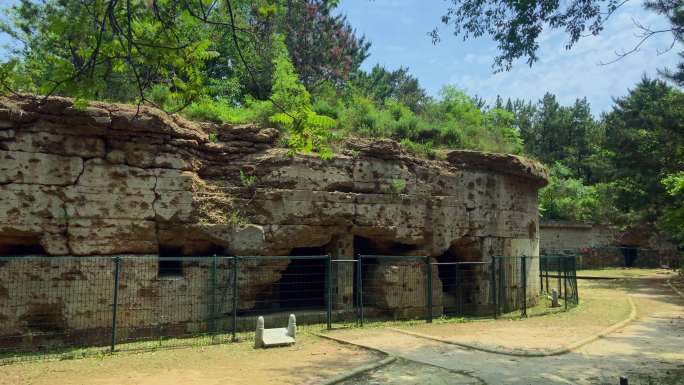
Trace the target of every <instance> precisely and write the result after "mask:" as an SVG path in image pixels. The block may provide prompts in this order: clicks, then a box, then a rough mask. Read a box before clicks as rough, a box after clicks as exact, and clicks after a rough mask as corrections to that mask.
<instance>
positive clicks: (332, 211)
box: [0, 95, 547, 336]
mask: <svg viewBox="0 0 684 385" xmlns="http://www.w3.org/2000/svg"><path fill="white" fill-rule="evenodd" d="M0 132H1V133H2V135H0V159H3V161H2V162H0V208H2V210H0V254H2V255H11V254H22V255H25V254H36V255H41V256H43V257H46V258H47V259H48V260H50V265H51V268H49V269H41V270H36V269H35V268H34V267H35V266H31V265H30V264H25V265H22V264H20V263H15V262H14V261H13V262H8V263H6V264H5V265H4V266H2V267H0V282H2V285H3V286H4V287H5V289H6V290H7V293H8V296H9V297H10V298H12V304H11V305H12V306H15V308H16V309H19V311H17V312H15V311H14V310H12V311H10V309H9V307H8V306H9V305H7V304H6V303H5V301H0V320H1V321H0V335H4V334H11V333H16V332H17V331H18V330H21V328H22V327H23V326H22V325H23V323H22V321H21V320H20V319H19V317H18V316H16V314H22V313H21V312H22V311H23V310H24V309H25V308H28V306H29V304H30V302H31V301H30V299H31V298H40V304H39V305H40V306H47V305H49V304H53V303H56V302H57V298H62V300H63V301H64V308H65V309H71V310H70V311H67V312H65V313H64V318H63V320H64V321H62V320H61V318H60V321H59V322H61V325H63V326H64V327H66V328H67V329H69V330H79V329H83V328H85V326H84V325H87V327H89V328H96V329H97V328H100V329H102V328H107V327H109V326H108V325H110V323H111V319H109V317H108V316H106V314H107V312H109V311H110V310H111V302H110V296H111V292H112V290H111V288H112V282H111V277H112V270H111V269H112V266H113V265H112V261H111V256H116V255H126V263H127V264H128V265H127V266H126V268H125V269H124V270H123V273H122V274H123V275H122V277H123V278H124V279H125V280H126V284H125V285H124V286H125V287H124V286H122V289H121V290H122V291H121V293H120V294H121V306H122V307H124V308H130V309H141V310H140V311H139V312H133V311H131V312H128V313H126V312H124V314H125V316H122V318H121V319H120V322H121V323H122V332H121V333H122V335H124V336H125V335H126V333H129V335H131V336H134V335H135V333H136V332H135V331H136V330H142V329H145V328H151V326H149V324H151V323H155V324H163V325H167V326H165V327H167V328H168V329H169V330H171V329H172V328H171V326H173V325H176V326H174V328H176V329H178V330H181V331H184V332H187V333H190V332H201V331H206V330H207V329H208V328H209V326H208V325H207V321H206V320H207V314H211V315H212V317H214V316H215V315H219V316H220V317H219V318H220V320H219V321H217V322H219V323H221V325H224V326H225V324H226V322H227V321H225V319H226V318H227V316H226V314H228V311H229V309H230V305H231V303H230V298H231V295H232V290H233V289H232V283H233V282H232V281H231V279H232V278H231V275H230V274H231V267H230V266H229V264H228V263H227V262H225V261H222V262H220V263H219V267H218V271H217V273H216V276H215V277H214V276H212V268H211V262H210V259H207V260H206V261H204V262H198V261H190V262H187V261H184V262H183V263H182V265H178V264H177V263H176V264H173V263H171V264H166V263H163V264H162V266H159V265H158V264H157V261H156V259H155V257H156V256H162V257H165V256H166V257H167V258H170V259H173V257H179V256H200V255H204V256H209V257H210V256H212V255H214V254H217V255H235V256H250V255H252V256H288V255H289V256H294V255H295V254H305V255H311V254H326V253H330V254H331V255H332V256H333V258H335V259H339V260H354V259H356V258H358V254H373V255H404V256H406V255H413V256H429V257H431V258H432V260H434V261H437V262H440V261H456V262H457V261H464V262H488V261H490V260H491V257H492V256H494V255H503V256H515V255H538V243H539V239H538V236H539V235H538V234H539V233H538V231H530V223H535V225H534V227H533V228H532V230H536V223H537V221H538V216H539V213H538V208H537V190H538V189H539V188H540V187H542V186H543V185H544V184H545V183H546V178H547V175H546V170H545V169H544V168H543V167H542V166H541V165H539V164H538V163H536V162H534V161H531V160H527V159H524V158H521V157H518V156H514V155H504V154H489V153H481V152H476V151H459V150H454V151H450V152H448V153H447V154H446V159H441V160H427V159H420V158H416V157H415V156H413V155H411V154H409V153H407V152H406V151H404V150H403V149H402V147H401V146H400V145H399V144H398V143H397V142H395V141H392V140H387V139H381V140H369V139H363V138H354V139H351V140H348V141H346V142H344V143H340V144H339V149H338V151H337V153H336V154H335V156H334V157H333V159H331V160H322V159H321V158H320V157H319V156H317V155H316V154H295V155H291V154H288V151H287V149H284V148H280V147H279V146H278V143H279V141H278V137H279V133H278V131H277V130H274V129H272V128H264V127H259V126H256V125H229V124H225V125H214V124H198V123H194V122H189V121H185V120H184V119H182V118H180V117H177V116H170V115H167V114H165V113H163V112H161V111H158V110H155V109H153V108H148V107H144V106H143V107H141V109H140V111H138V110H137V107H136V106H125V105H112V104H107V103H91V105H90V106H89V107H87V108H80V107H78V108H77V107H76V106H74V104H73V101H72V100H70V99H67V98H59V97H54V98H48V99H47V100H45V101H43V100H41V99H40V98H33V97H30V96H16V95H15V96H9V97H0ZM209 132H211V133H213V134H215V136H212V138H213V139H212V140H210V137H209V134H208V133H209ZM37 138H39V139H40V140H38V139H37ZM243 170H248V171H249V172H250V175H253V177H254V178H255V179H254V184H253V185H252V186H250V187H249V188H247V187H245V186H244V185H243V183H242V181H241V180H240V178H239V175H240V171H243ZM397 180H401V181H404V188H403V189H402V191H400V192H399V191H396V189H393V188H392V186H393V185H395V184H396V181H397ZM17 210H19V212H22V213H23V215H16V212H17ZM8 213H10V214H8ZM12 213H14V214H12ZM65 213H66V214H65ZM53 256H74V257H75V259H74V262H73V263H71V264H69V265H67V264H62V265H60V264H59V263H60V262H58V260H59V259H58V258H54V260H51V257H53ZM164 265H166V266H164ZM322 265H323V264H321V266H322ZM55 266H57V267H55ZM321 266H319V265H318V264H316V263H314V262H310V261H307V260H305V259H304V260H301V261H298V260H296V259H274V260H269V261H265V260H253V261H248V260H245V261H244V263H243V264H242V265H241V267H240V269H241V270H240V274H239V275H238V282H237V286H238V289H239V294H240V295H239V297H240V303H239V313H240V314H249V313H250V312H254V311H256V310H257V309H265V308H263V307H262V306H265V305H264V303H265V301H270V302H276V303H277V302H282V301H285V300H288V299H293V300H294V301H298V302H300V304H298V305H296V306H295V305H293V306H295V307H296V308H297V309H299V310H301V311H308V310H310V309H315V308H318V309H320V308H321V307H322V306H321V299H320V297H318V296H311V295H306V294H305V293H306V292H307V291H314V290H315V291H318V290H321V289H322V285H321V282H320V281H315V282H311V281H310V282H307V283H306V286H305V287H304V288H303V289H302V290H297V291H298V293H297V292H295V293H287V292H286V290H282V289H283V288H284V287H285V286H290V287H292V285H295V284H296V280H295V278H294V277H296V276H297V274H300V273H302V272H303V271H305V270H306V271H313V272H314V273H316V274H318V273H317V272H320V269H321ZM419 266H420V269H423V271H422V273H421V274H418V273H415V272H417V271H419ZM179 267H180V268H181V269H182V279H180V278H181V277H180V276H179V274H177V273H178V268H179ZM425 269H427V267H426V263H425V261H424V260H417V261H411V262H408V261H407V262H404V261H401V262H392V261H382V262H377V263H374V264H372V265H371V264H369V266H368V267H366V270H364V272H363V276H364V279H368V282H369V283H371V284H372V285H374V286H375V287H376V288H377V290H375V291H374V292H373V293H369V294H368V298H367V299H368V303H369V304H370V303H374V304H375V306H376V308H378V309H380V310H382V311H385V312H390V313H391V314H392V315H393V316H395V317H397V318H400V317H408V316H411V315H414V314H418V313H417V312H423V311H424V309H425V306H426V302H425V301H426V296H425V295H424V293H421V292H420V291H424V289H422V287H424V285H425V282H424V278H421V277H424V276H425V274H424V273H425ZM433 270H434V272H433V277H434V279H435V284H434V285H433V292H434V293H435V295H434V297H435V302H434V303H433V306H434V307H435V309H436V310H435V314H436V315H438V314H440V312H441V309H442V306H446V307H447V308H449V307H450V306H451V305H450V304H451V303H453V302H455V301H456V299H454V296H455V294H454V292H453V291H450V288H449V287H448V286H449V283H450V282H451V281H449V280H450V279H451V280H453V278H452V277H453V276H454V274H455V273H454V272H453V270H449V267H445V268H442V269H440V267H439V266H437V267H436V268H434V269H433ZM462 270H463V271H464V272H467V273H464V274H469V275H471V273H470V270H468V269H466V268H464V269H462ZM69 271H78V272H79V273H78V274H71V273H69ZM174 272H175V273H176V274H175V275H176V276H173V275H174V274H172V273H174ZM67 273H69V274H67ZM63 274H65V275H63ZM167 274H168V275H167ZM355 274H356V269H355V268H354V264H353V263H338V264H335V265H334V266H333V275H332V277H331V281H332V282H331V284H332V285H333V286H332V287H333V296H334V301H333V307H334V309H335V311H339V312H340V314H341V313H345V312H347V313H352V314H353V311H354V306H355V305H356V302H355V301H357V299H356V298H357V295H356V293H355V292H354V290H355V289H354V288H355V286H356V285H355V283H356V282H355V279H358V278H355ZM457 274H458V273H457ZM528 276H529V277H530V279H535V277H537V276H536V275H535V274H532V273H531V274H529V275H528ZM27 277H31V279H27ZM66 277H71V278H66ZM214 278H215V279H216V282H217V285H216V286H213V288H212V290H208V289H207V288H208V285H209V284H210V283H211V284H212V285H213V283H212V282H213V280H214ZM485 278H486V277H479V278H473V279H482V280H483V283H482V285H479V286H478V287H479V288H480V290H476V291H473V292H471V293H468V292H464V293H463V296H462V299H463V301H464V304H468V305H469V306H470V305H472V306H473V307H477V306H478V304H480V303H481V300H482V301H484V300H483V299H482V298H486V297H485V296H486V295H487V294H485V293H486V291H485V290H484V287H485V286H486V285H487V284H486V282H485V281H484V280H485ZM444 282H446V283H447V284H446V285H445V284H444ZM51 284H55V285H59V287H60V290H51V289H50V285H51ZM445 286H447V287H445ZM533 286H534V285H530V287H533ZM2 293H3V292H2V291H0V295H2ZM64 293H68V294H69V295H68V296H65V295H64ZM208 293H211V294H208ZM480 294H481V295H482V297H478V295H480ZM88 295H90V296H93V297H95V298H93V299H92V301H90V300H89V301H88V302H87V303H82V302H78V301H79V298H84V296H88ZM208 295H210V296H211V297H207V296H208ZM529 295H530V296H532V295H536V293H533V292H530V293H529ZM214 296H215V297H216V298H214ZM511 301H512V300H511ZM84 306H85V308H83V307H84ZM464 306H465V305H464ZM511 306H514V304H513V303H511ZM13 309H14V308H13ZM74 309H77V310H78V311H76V310H74ZM283 310H284V309H282V308H281V309H279V308H277V307H276V308H274V307H273V306H270V307H269V308H268V311H272V312H278V311H283ZM221 317H222V318H221ZM249 327H250V328H251V327H252V323H250V324H249ZM141 335H142V334H141Z"/></svg>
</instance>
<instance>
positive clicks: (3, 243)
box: [0, 235, 46, 256]
mask: <svg viewBox="0 0 684 385" xmlns="http://www.w3.org/2000/svg"><path fill="white" fill-rule="evenodd" d="M45 254H46V253H45V249H44V248H43V246H42V245H41V244H40V236H38V235H35V236H20V237H9V238H4V237H0V255H7V256H25V255H45Z"/></svg>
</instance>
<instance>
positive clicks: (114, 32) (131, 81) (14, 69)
mask: <svg viewBox="0 0 684 385" xmlns="http://www.w3.org/2000/svg"><path fill="white" fill-rule="evenodd" d="M152 4H153V5H152V6H151V7H150V6H148V3H146V2H143V1H132V0H127V1H113V0H84V1H82V2H81V1H65V0H46V1H45V2H41V3H36V2H33V1H30V0H21V3H20V4H19V5H18V6H16V7H13V8H12V9H11V10H10V11H9V13H10V15H11V17H12V22H11V23H9V24H2V30H3V31H4V32H5V33H8V34H9V35H10V36H12V37H14V38H15V39H17V40H19V41H20V42H21V43H22V46H21V48H19V49H18V50H17V51H15V52H14V58H13V59H11V60H9V61H7V62H5V63H3V65H2V69H1V70H0V82H1V84H2V85H3V86H4V87H5V88H6V89H15V88H19V89H21V90H24V91H30V92H36V93H40V94H43V95H50V94H53V93H59V94H64V95H70V96H76V97H81V98H89V99H90V98H98V99H115V100H122V101H132V100H134V99H137V100H140V101H143V100H146V99H147V98H146V92H147V91H148V90H149V89H150V87H151V86H152V85H153V84H155V83H161V82H163V83H166V84H167V85H168V86H169V87H170V88H171V89H172V90H173V92H174V97H176V98H178V99H181V100H182V101H183V102H186V101H189V100H192V99H194V98H195V97H197V96H198V95H199V94H201V93H202V92H203V88H204V86H205V82H204V77H203V73H204V69H205V63H206V61H207V60H209V59H210V58H212V57H215V56H216V52H215V51H212V49H211V45H212V41H211V39H210V38H209V36H210V35H209V34H208V31H209V30H210V29H211V28H212V26H211V24H208V23H206V22H205V21H204V20H203V18H204V17H205V16H201V17H200V16H197V15H195V14H194V12H195V11H198V9H197V8H198V7H199V6H200V5H201V4H202V3H201V2H200V1H199V0H196V1H190V0H189V1H187V2H184V4H186V5H185V6H179V5H178V2H176V1H173V0H159V1H155V2H153V3H152ZM215 13H218V12H217V11H214V12H212V13H211V15H206V19H207V20H209V19H211V20H213V18H214V14H215Z"/></svg>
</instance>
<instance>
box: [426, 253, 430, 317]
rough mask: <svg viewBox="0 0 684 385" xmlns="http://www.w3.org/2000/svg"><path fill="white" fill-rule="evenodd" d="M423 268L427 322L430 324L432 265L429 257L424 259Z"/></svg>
mask: <svg viewBox="0 0 684 385" xmlns="http://www.w3.org/2000/svg"><path fill="white" fill-rule="evenodd" d="M425 266H427V307H428V308H427V322H428V323H432V265H431V264H430V257H429V256H428V257H425Z"/></svg>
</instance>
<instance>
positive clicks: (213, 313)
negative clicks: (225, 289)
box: [210, 254, 217, 342]
mask: <svg viewBox="0 0 684 385" xmlns="http://www.w3.org/2000/svg"><path fill="white" fill-rule="evenodd" d="M210 316H211V332H212V336H211V339H212V342H213V340H214V335H213V334H215V333H216V329H217V328H216V254H214V258H213V259H212V262H211V315H210Z"/></svg>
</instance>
